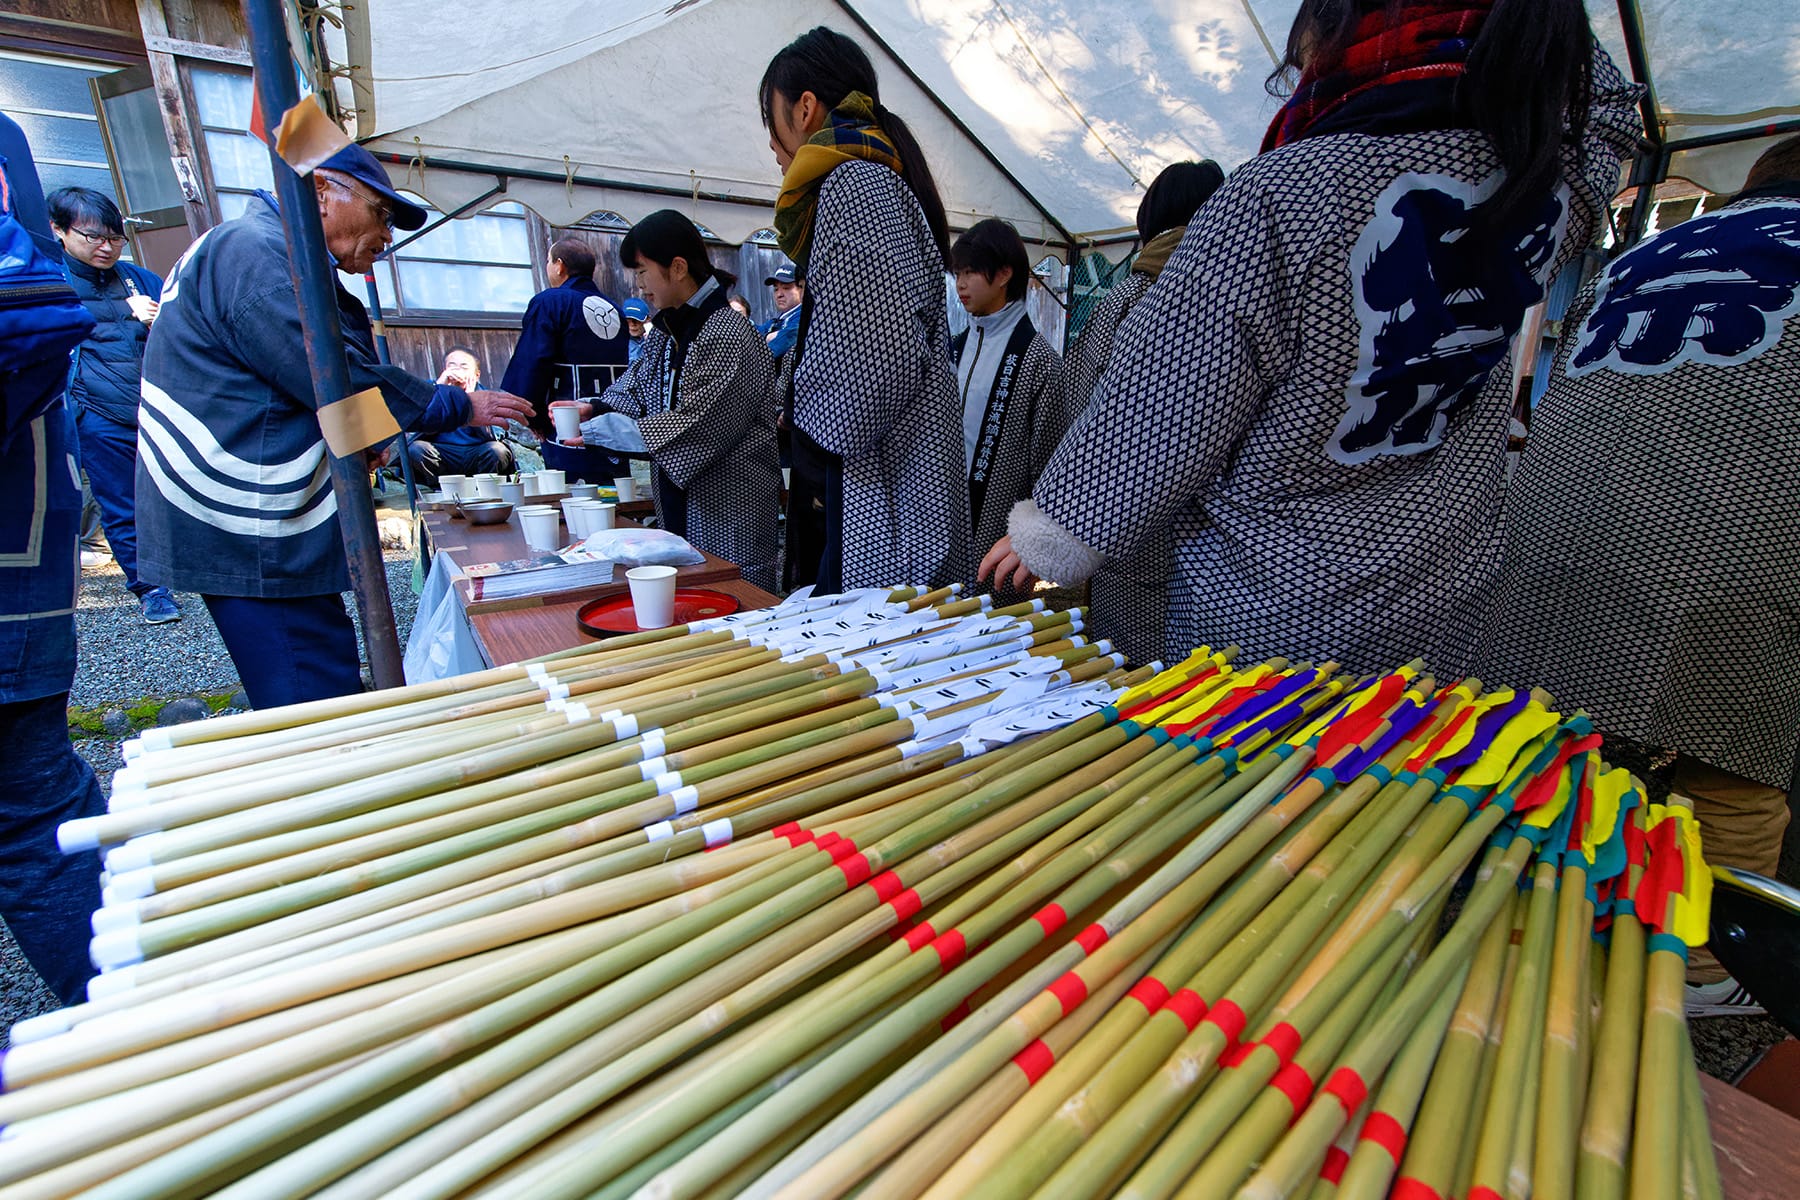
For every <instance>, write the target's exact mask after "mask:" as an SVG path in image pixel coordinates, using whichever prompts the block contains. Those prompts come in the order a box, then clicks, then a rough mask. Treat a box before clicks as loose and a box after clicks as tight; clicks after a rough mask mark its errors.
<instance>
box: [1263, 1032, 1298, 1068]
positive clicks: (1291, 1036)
mask: <svg viewBox="0 0 1800 1200" xmlns="http://www.w3.org/2000/svg"><path fill="white" fill-rule="evenodd" d="M1262 1044H1263V1045H1265V1046H1267V1047H1268V1048H1269V1049H1271V1050H1273V1051H1274V1052H1275V1057H1277V1058H1279V1059H1280V1060H1281V1065H1282V1066H1284V1067H1285V1066H1287V1065H1288V1064H1289V1063H1291V1062H1293V1061H1294V1055H1296V1054H1298V1053H1300V1031H1299V1030H1298V1029H1295V1028H1294V1027H1293V1026H1292V1025H1289V1024H1288V1023H1287V1022H1286V1021H1283V1022H1282V1023H1281V1024H1279V1025H1277V1026H1276V1027H1275V1028H1273V1029H1271V1030H1269V1032H1268V1033H1266V1034H1264V1035H1263V1039H1262Z"/></svg>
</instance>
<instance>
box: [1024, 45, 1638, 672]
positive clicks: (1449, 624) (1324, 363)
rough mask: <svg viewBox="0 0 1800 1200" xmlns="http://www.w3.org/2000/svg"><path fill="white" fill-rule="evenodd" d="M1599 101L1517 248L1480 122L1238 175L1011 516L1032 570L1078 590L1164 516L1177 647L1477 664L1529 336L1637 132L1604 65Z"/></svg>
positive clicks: (1267, 161) (1120, 340) (1630, 95)
mask: <svg viewBox="0 0 1800 1200" xmlns="http://www.w3.org/2000/svg"><path fill="white" fill-rule="evenodd" d="M1594 92H1595V98H1594V104H1593V107H1592V109H1591V111H1590V115H1589V118H1588V125H1587V130H1586V134H1585V138H1584V141H1583V142H1582V144H1580V145H1578V146H1572V147H1568V148H1567V149H1566V151H1565V155H1564V171H1563V180H1562V182H1560V183H1559V184H1558V186H1557V187H1556V189H1555V191H1554V193H1553V194H1547V195H1545V196H1544V197H1543V198H1542V199H1541V201H1540V202H1539V203H1537V205H1536V206H1535V210H1534V211H1533V212H1532V214H1531V215H1530V217H1529V219H1528V220H1527V222H1526V223H1525V224H1524V225H1523V226H1522V227H1521V228H1519V229H1517V230H1514V231H1511V232H1510V234H1509V236H1508V237H1506V238H1496V239H1480V238H1472V237H1469V236H1466V235H1467V234H1468V233H1469V231H1470V226H1471V223H1472V215H1471V213H1472V209H1473V208H1474V206H1476V205H1478V204H1479V203H1480V202H1481V201H1482V200H1483V199H1485V198H1486V197H1487V196H1488V195H1491V194H1492V192H1493V191H1494V190H1495V189H1496V188H1497V187H1498V186H1499V183H1500V178H1501V168H1500V162H1499V158H1498V156H1497V155H1496V154H1495V152H1494V150H1493V148H1492V146H1491V145H1490V144H1489V142H1488V139H1487V138H1486V136H1485V135H1482V134H1480V133H1478V132H1475V131H1472V130H1433V131H1426V132H1414V133H1395V134H1387V135H1382V136H1371V135H1368V134H1363V133H1333V134H1326V135H1321V136H1315V137H1309V138H1303V139H1301V140H1298V141H1295V142H1291V143H1289V144H1287V145H1284V146H1281V147H1280V148H1278V149H1275V150H1273V151H1270V152H1268V153H1265V154H1263V155H1261V156H1259V157H1257V158H1255V159H1252V160H1251V161H1250V162H1248V163H1246V164H1245V165H1244V166H1243V167H1241V168H1239V169H1238V170H1237V171H1236V172H1235V173H1234V174H1233V175H1232V176H1231V177H1230V178H1229V179H1228V180H1226V182H1225V184H1224V185H1223V186H1222V187H1221V188H1220V189H1219V190H1218V191H1217V192H1215V193H1214V194H1213V195H1212V196H1211V197H1210V198H1209V199H1208V200H1207V202H1206V204H1205V205H1204V206H1203V207H1202V208H1201V210H1200V212H1199V214H1198V215H1197V216H1196V218H1195V219H1194V222H1193V223H1192V224H1191V225H1190V226H1189V227H1188V230H1187V233H1186V235H1185V236H1184V237H1183V239H1182V242H1181V245H1180V246H1179V248H1178V249H1177V250H1176V251H1175V253H1174V255H1173V256H1172V257H1171V259H1170V261H1169V263H1168V265H1167V266H1166V267H1165V268H1164V269H1163V271H1162V274H1161V275H1160V276H1159V277H1158V278H1157V281H1156V282H1155V284H1153V285H1152V286H1151V288H1150V290H1149V291H1148V293H1146V295H1145V296H1144V299H1143V300H1142V301H1141V302H1140V303H1139V304H1138V305H1137V307H1136V309H1135V310H1134V311H1133V313H1132V314H1131V316H1130V317H1129V318H1128V319H1127V320H1126V322H1125V324H1124V325H1123V326H1122V327H1121V328H1120V330H1119V333H1118V337H1117V340H1116V344H1115V346H1114V350H1113V355H1112V360H1111V362H1110V364H1109V366H1108V368H1107V370H1106V373H1105V375H1104V376H1103V377H1102V378H1101V381H1100V383H1099V386H1098V389H1097V390H1096V392H1095V394H1094V396H1093V397H1092V398H1091V400H1090V401H1089V403H1088V405H1087V407H1086V408H1085V409H1084V410H1083V411H1082V413H1081V415H1080V416H1079V417H1078V418H1076V420H1075V423H1074V425H1073V426H1072V427H1071V429H1070V431H1069V434H1068V436H1067V437H1065V438H1064V439H1063V442H1062V445H1061V446H1060V447H1059V448H1058V450H1057V453H1056V456H1055V458H1054V459H1052V461H1051V463H1050V466H1049V467H1048V468H1047V469H1046V470H1045V472H1044V474H1043V476H1042V477H1041V478H1040V479H1039V480H1038V484H1037V487H1036V489H1035V490H1034V492H1033V500H1034V503H1030V504H1023V505H1021V506H1020V509H1019V510H1018V511H1017V512H1015V514H1014V517H1013V520H1012V525H1011V533H1012V538H1013V546H1014V548H1015V549H1016V550H1017V551H1018V553H1019V555H1020V557H1021V559H1022V561H1023V562H1024V563H1025V564H1026V565H1027V567H1029V568H1030V569H1031V570H1032V571H1033V572H1034V573H1036V574H1037V575H1039V576H1040V577H1043V578H1050V579H1054V580H1056V581H1057V582H1059V583H1071V582H1079V581H1081V580H1084V579H1087V578H1088V577H1090V576H1091V575H1092V574H1093V573H1094V571H1095V570H1096V569H1097V568H1098V567H1099V566H1100V565H1101V564H1102V563H1104V562H1106V561H1107V560H1109V559H1115V560H1116V559H1120V558H1123V557H1124V556H1126V555H1128V554H1130V553H1131V552H1132V551H1133V550H1134V549H1135V548H1136V547H1137V546H1139V545H1140V544H1142V542H1143V541H1144V539H1145V537H1146V536H1148V535H1149V534H1150V533H1151V532H1152V531H1154V530H1157V529H1161V528H1168V529H1170V530H1171V532H1172V535H1173V538H1174V547H1175V575H1174V578H1173V580H1172V581H1171V586H1170V604H1169V616H1168V626H1167V629H1168V637H1167V641H1168V645H1169V646H1171V647H1176V648H1181V649H1186V648H1189V647H1192V646H1195V645H1198V644H1202V643H1208V644H1212V645H1215V646H1220V645H1225V644H1227V643H1235V644H1237V645H1238V646H1239V647H1240V648H1241V650H1242V652H1243V655H1244V656H1245V658H1246V659H1249V660H1255V659H1260V658H1265V657H1269V656H1274V655H1283V656H1287V657H1289V658H1292V659H1294V660H1296V661H1299V660H1310V661H1315V662H1319V661H1325V660H1327V659H1336V660H1338V661H1340V662H1342V663H1343V664H1344V665H1345V666H1346V667H1347V668H1348V669H1351V670H1355V671H1373V670H1382V669H1392V668H1393V667H1396V666H1398V665H1399V664H1401V663H1404V662H1406V661H1408V660H1409V659H1411V658H1413V657H1415V656H1418V655H1424V656H1426V657H1427V659H1428V661H1429V663H1430V664H1431V666H1432V667H1433V669H1434V670H1436V671H1437V672H1438V673H1439V674H1444V675H1448V674H1452V673H1458V672H1460V671H1461V670H1462V669H1463V668H1464V667H1465V666H1466V664H1467V663H1468V661H1469V659H1470V658H1471V656H1472V653H1473V651H1474V646H1475V641H1476V637H1477V632H1478V629H1479V626H1480V622H1481V612H1482V608H1483V604H1482V596H1481V594H1480V583H1481V582H1482V581H1485V580H1488V579H1491V577H1492V574H1493V571H1494V570H1495V568H1496V567H1497V565H1498V561H1499V554H1500V503H1501V497H1502V491H1503V478H1504V470H1505V455H1506V432H1507V422H1508V414H1509V413H1510V411H1511V407H1512V395H1511V392H1512V372H1511V370H1510V364H1509V354H1510V345H1511V342H1512V339H1513V337H1514V335H1515V334H1516V333H1517V332H1518V330H1519V328H1520V326H1521V324H1522V323H1523V321H1524V317H1525V314H1526V311H1527V310H1528V309H1529V308H1530V306H1531V305H1533V304H1535V303H1536V302H1537V301H1538V300H1539V299H1541V298H1542V296H1543V294H1544V289H1545V285H1546V283H1547V281H1548V280H1549V279H1550V278H1551V277H1552V275H1553V274H1554V272H1555V271H1556V270H1557V269H1558V268H1559V267H1560V266H1561V265H1562V264H1563V263H1564V262H1566V261H1567V260H1568V259H1569V258H1570V257H1571V256H1573V255H1574V254H1576V253H1577V252H1578V251H1579V250H1580V249H1581V248H1582V247H1583V246H1585V245H1586V244H1587V243H1588V240H1589V237H1590V235H1591V234H1592V231H1593V229H1594V227H1595V222H1596V221H1597V220H1599V219H1600V217H1601V214H1602V213H1603V212H1604V211H1605V206H1606V204H1607V202H1608V201H1609V200H1610V199H1611V198H1612V195H1613V193H1614V191H1615V189H1616V185H1617V182H1618V176H1619V161H1620V159H1621V158H1622V157H1623V156H1624V155H1625V154H1626V153H1627V152H1628V151H1629V150H1630V148H1631V147H1632V145H1633V139H1634V137H1635V134H1636V130H1637V128H1638V117H1637V113H1636V111H1635V109H1634V108H1633V106H1632V105H1633V100H1634V98H1635V94H1636V93H1635V89H1633V88H1632V87H1631V85H1629V84H1627V83H1626V82H1625V81H1624V79H1623V78H1622V77H1621V76H1620V75H1619V73H1618V71H1617V69H1616V68H1614V66H1613V65H1612V63H1611V61H1610V60H1608V59H1607V58H1606V57H1605V55H1604V53H1603V52H1601V51H1599V50H1598V49H1596V51H1595V59H1594Z"/></svg>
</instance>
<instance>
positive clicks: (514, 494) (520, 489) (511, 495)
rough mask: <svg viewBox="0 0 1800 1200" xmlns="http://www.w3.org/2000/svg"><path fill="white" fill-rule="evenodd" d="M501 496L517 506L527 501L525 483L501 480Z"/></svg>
mask: <svg viewBox="0 0 1800 1200" xmlns="http://www.w3.org/2000/svg"><path fill="white" fill-rule="evenodd" d="M500 498H501V499H502V500H504V501H506V502H507V503H508V504H511V505H513V506H514V507H515V508H516V507H517V506H519V505H521V504H523V503H525V485H524V484H522V483H508V482H507V481H505V480H501V481H500Z"/></svg>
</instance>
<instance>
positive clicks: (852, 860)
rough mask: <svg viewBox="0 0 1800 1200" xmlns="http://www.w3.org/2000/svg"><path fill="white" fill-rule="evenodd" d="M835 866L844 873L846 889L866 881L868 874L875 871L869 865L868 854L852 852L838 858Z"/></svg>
mask: <svg viewBox="0 0 1800 1200" xmlns="http://www.w3.org/2000/svg"><path fill="white" fill-rule="evenodd" d="M846 844H848V843H846ZM837 868H838V870H840V871H842V872H843V873H844V887H845V888H846V889H849V888H854V887H856V886H857V885H858V884H861V883H865V882H867V881H868V878H869V876H871V875H873V874H874V873H875V868H874V867H872V866H870V865H869V856H868V855H866V854H852V855H849V856H848V857H845V858H843V859H840V860H839V861H838V865H837Z"/></svg>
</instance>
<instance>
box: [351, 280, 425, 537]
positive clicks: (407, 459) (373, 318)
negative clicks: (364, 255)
mask: <svg viewBox="0 0 1800 1200" xmlns="http://www.w3.org/2000/svg"><path fill="white" fill-rule="evenodd" d="M363 286H364V287H366V288H368V289H369V324H370V326H371V327H372V328H373V329H374V331H375V357H376V358H378V359H380V360H381V364H382V365H383V366H392V365H393V362H394V359H393V356H392V355H391V354H389V353H388V343H387V326H386V324H385V323H384V322H383V321H382V311H381V291H380V289H379V288H377V287H376V286H375V272H374V271H370V272H369V273H368V274H367V275H364V276H363ZM411 451H412V435H411V434H409V433H407V432H406V430H404V429H402V430H401V431H400V478H402V479H404V480H405V481H406V504H407V507H408V508H410V509H412V511H413V513H414V514H415V515H416V514H417V513H418V511H419V489H418V485H416V484H415V483H413V473H412V453H411Z"/></svg>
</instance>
